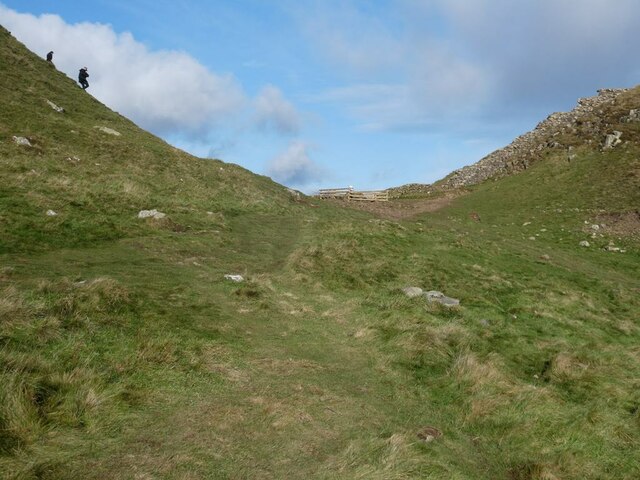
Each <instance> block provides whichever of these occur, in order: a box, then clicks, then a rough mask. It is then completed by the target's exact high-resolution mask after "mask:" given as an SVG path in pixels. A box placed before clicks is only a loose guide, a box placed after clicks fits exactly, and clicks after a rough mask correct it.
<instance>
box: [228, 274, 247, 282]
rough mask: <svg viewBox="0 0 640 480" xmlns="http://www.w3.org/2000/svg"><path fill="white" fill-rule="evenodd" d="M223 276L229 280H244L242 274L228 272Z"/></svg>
mask: <svg viewBox="0 0 640 480" xmlns="http://www.w3.org/2000/svg"><path fill="white" fill-rule="evenodd" d="M224 278H226V279H227V280H231V281H232V282H244V277H243V276H242V275H235V274H230V273H228V274H226V275H225V276H224Z"/></svg>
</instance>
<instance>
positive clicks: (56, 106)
mask: <svg viewBox="0 0 640 480" xmlns="http://www.w3.org/2000/svg"><path fill="white" fill-rule="evenodd" d="M47 103H48V104H49V106H50V107H51V108H53V109H54V110H55V111H56V112H58V113H64V108H62V107H59V106H58V105H56V104H55V103H53V102H52V101H51V100H47Z"/></svg>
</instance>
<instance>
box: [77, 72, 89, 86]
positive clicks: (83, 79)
mask: <svg viewBox="0 0 640 480" xmlns="http://www.w3.org/2000/svg"><path fill="white" fill-rule="evenodd" d="M87 78H89V72H87V67H82V68H81V69H80V72H79V73H78V83H80V85H81V86H82V89H83V90H86V89H87V88H89V82H87Z"/></svg>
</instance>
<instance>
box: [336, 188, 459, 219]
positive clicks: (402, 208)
mask: <svg viewBox="0 0 640 480" xmlns="http://www.w3.org/2000/svg"><path fill="white" fill-rule="evenodd" d="M458 196H459V194H455V195H447V196H444V197H438V198H420V199H415V200H390V201H388V202H355V201H351V202H347V201H344V200H325V201H329V202H333V204H334V205H338V206H343V207H345V208H352V209H355V210H364V211H366V212H371V213H373V214H375V215H378V216H379V217H383V218H388V219H391V220H402V219H407V218H411V217H415V216H416V215H420V214H421V213H427V212H435V211H437V210H440V209H441V208H444V207H446V206H447V205H449V204H450V203H451V202H452V201H453V199H454V198H456V197H458Z"/></svg>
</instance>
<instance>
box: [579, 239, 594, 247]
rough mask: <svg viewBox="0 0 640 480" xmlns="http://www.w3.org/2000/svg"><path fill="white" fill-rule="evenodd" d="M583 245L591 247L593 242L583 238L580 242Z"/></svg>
mask: <svg viewBox="0 0 640 480" xmlns="http://www.w3.org/2000/svg"><path fill="white" fill-rule="evenodd" d="M579 245H580V246H581V247H590V246H591V244H590V243H589V242H587V241H586V240H582V241H581V242H580V244H579Z"/></svg>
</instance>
